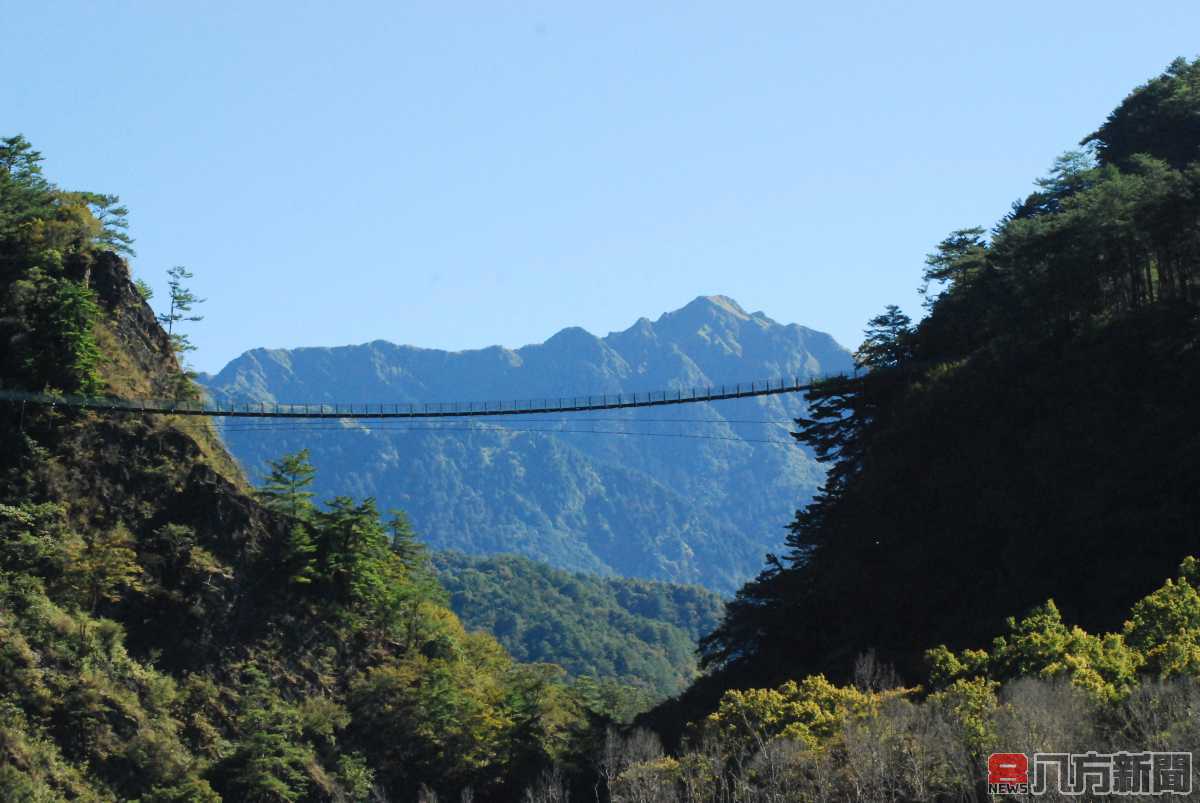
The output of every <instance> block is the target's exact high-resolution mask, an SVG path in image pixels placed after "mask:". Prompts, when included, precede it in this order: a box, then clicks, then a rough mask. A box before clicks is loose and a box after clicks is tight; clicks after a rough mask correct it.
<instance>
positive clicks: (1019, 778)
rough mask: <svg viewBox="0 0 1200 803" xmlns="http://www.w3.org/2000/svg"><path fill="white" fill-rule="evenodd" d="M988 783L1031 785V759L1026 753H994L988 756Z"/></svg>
mask: <svg viewBox="0 0 1200 803" xmlns="http://www.w3.org/2000/svg"><path fill="white" fill-rule="evenodd" d="M988 783H989V784H1001V783H1002V784H1027V783H1029V757H1028V756H1026V755H1025V754H1024V753H992V754H991V755H990V756H988Z"/></svg>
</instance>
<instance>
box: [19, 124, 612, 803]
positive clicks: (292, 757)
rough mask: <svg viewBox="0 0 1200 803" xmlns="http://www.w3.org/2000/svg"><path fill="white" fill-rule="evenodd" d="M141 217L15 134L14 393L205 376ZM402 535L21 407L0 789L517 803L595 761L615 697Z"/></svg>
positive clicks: (228, 471)
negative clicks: (53, 177)
mask: <svg viewBox="0 0 1200 803" xmlns="http://www.w3.org/2000/svg"><path fill="white" fill-rule="evenodd" d="M122 215H123V212H122V210H120V208H119V207H118V206H116V200H115V199H113V198H109V197H105V196H98V195H93V194H90V193H79V192H68V191H65V190H62V189H59V188H58V187H55V186H53V185H51V184H50V183H49V182H47V181H46V180H45V179H44V178H43V176H42V174H41V167H40V156H39V155H38V154H37V153H36V152H34V151H33V150H32V148H31V147H30V146H29V144H28V143H27V142H25V141H24V140H23V139H21V138H19V137H13V138H9V139H6V140H3V141H0V343H2V344H3V345H2V347H0V380H2V384H0V387H3V389H6V390H8V389H16V390H27V391H36V392H42V393H55V392H63V393H107V394H120V395H128V396H164V395H180V394H187V393H189V392H190V391H189V384H188V382H187V380H186V379H185V377H184V376H183V375H182V374H181V372H180V369H179V365H178V362H177V360H176V356H175V353H174V349H175V347H176V346H177V345H179V341H178V339H175V340H174V341H173V340H172V338H170V337H168V335H167V333H166V332H164V331H163V329H162V328H161V327H160V326H159V324H158V322H157V321H156V319H155V315H154V313H153V312H152V311H151V309H150V308H149V306H147V304H146V302H145V300H144V298H143V295H142V294H141V293H140V292H139V290H138V289H137V287H135V285H134V283H133V282H132V281H131V279H130V275H129V270H128V267H127V266H126V264H125V263H124V261H123V260H122V259H121V258H120V257H119V256H118V255H117V253H115V252H114V251H113V250H112V249H114V248H117V249H119V248H121V247H122V246H126V245H127V244H128V241H127V238H125V237H124V233H123V230H122V228H121V218H122ZM402 535H404V534H403V533H401V532H398V531H397V532H396V533H393V537H389V534H388V532H387V530H386V529H385V525H384V523H383V522H382V521H381V520H380V516H379V513H378V512H377V510H376V509H375V507H374V505H373V503H371V502H370V501H369V500H367V501H363V502H359V501H355V500H351V499H348V498H339V499H334V500H330V501H328V502H325V503H322V504H314V502H313V500H312V499H311V498H310V495H309V494H308V493H307V491H305V490H304V486H303V483H300V484H297V485H295V486H293V487H292V488H291V490H288V489H287V488H283V487H281V486H278V485H276V486H272V488H271V489H267V490H266V491H264V492H260V493H258V494H252V493H251V492H250V490H249V487H248V486H247V485H246V483H245V482H244V480H243V479H242V478H241V477H240V476H239V475H238V473H237V470H236V467H235V466H234V464H233V462H232V461H231V460H230V458H229V457H228V456H227V455H226V454H225V452H224V450H223V449H222V447H221V445H220V443H219V442H218V440H217V438H216V437H215V435H214V434H213V433H212V431H211V430H210V429H209V428H208V427H207V426H206V425H198V424H197V422H196V420H195V419H190V420H188V421H186V422H185V421H180V420H176V419H174V418H171V417H156V416H141V415H133V414H114V413H90V412H81V411H79V410H74V409H70V408H63V407H49V406H45V405H34V404H28V405H22V404H13V403H5V404H3V405H2V406H0V800H20V801H51V800H63V799H73V800H84V801H117V800H121V801H125V800H140V801H143V803H151V802H152V801H153V802H156V803H166V801H185V800H186V801H191V802H193V803H195V802H197V801H215V800H219V799H227V800H273V801H317V800H368V799H370V800H413V799H415V798H416V797H417V794H418V789H419V787H421V785H422V784H427V785H428V786H429V787H432V788H433V789H434V790H435V791H437V792H438V793H439V794H442V795H444V796H445V797H446V798H447V799H455V800H457V799H459V795H460V793H461V792H463V790H467V789H473V790H474V794H475V797H474V799H476V800H497V801H499V800H513V799H516V798H517V797H518V796H519V795H520V790H521V789H522V788H523V786H524V785H525V784H526V783H527V782H529V781H530V780H531V779H533V778H535V777H536V776H537V774H538V773H539V772H540V771H541V770H542V769H543V768H545V767H548V766H549V765H550V764H551V763H552V762H553V761H555V760H558V759H565V758H566V756H567V755H568V753H569V754H571V755H583V753H581V752H580V749H581V747H583V746H584V745H587V744H589V740H590V739H591V738H592V735H593V733H594V728H595V727H597V726H599V727H602V725H603V722H604V721H605V716H606V714H605V707H606V705H608V702H609V701H611V700H612V699H613V695H612V694H611V693H609V692H611V690H604V696H603V697H601V696H599V695H598V691H600V690H598V689H597V687H596V686H595V684H593V685H591V686H580V685H578V684H576V685H567V684H566V683H564V682H562V681H561V680H560V677H561V670H558V669H557V668H556V667H550V666H545V665H523V664H518V663H516V662H514V661H513V660H512V659H511V658H510V657H509V656H508V655H507V654H506V653H505V652H504V650H503V648H502V647H500V645H499V644H497V643H496V641H495V640H494V639H492V638H491V637H490V636H487V635H486V634H482V633H474V634H468V633H467V632H466V631H465V629H464V628H463V626H462V624H461V623H460V622H459V620H458V618H457V617H455V616H454V614H453V613H452V612H451V611H450V610H449V609H448V608H446V607H445V605H444V602H443V592H442V591H441V590H440V589H439V588H438V587H437V584H436V582H435V581H434V580H433V578H432V577H431V575H430V573H429V570H428V566H427V564H425V563H424V562H423V560H422V559H421V557H420V550H419V549H418V548H417V547H416V545H414V544H413V543H412V542H411V538H408V537H401V536H402ZM393 538H394V540H393Z"/></svg>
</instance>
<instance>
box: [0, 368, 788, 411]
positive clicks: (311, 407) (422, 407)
mask: <svg viewBox="0 0 1200 803" xmlns="http://www.w3.org/2000/svg"><path fill="white" fill-rule="evenodd" d="M809 387H811V384H810V383H809V381H808V380H803V379H802V378H801V377H799V376H793V377H776V378H772V379H756V380H753V381H751V382H743V383H737V384H732V385H706V386H702V387H690V388H684V387H677V388H675V389H671V390H658V391H650V392H634V393H626V392H619V393H600V394H590V395H586V396H558V397H541V398H529V399H518V400H509V401H460V402H390V403H389V402H383V403H366V404H364V403H342V402H316V403H306V404H302V403H287V402H239V403H232V402H221V401H219V400H216V399H213V398H211V397H204V398H200V399H122V398H106V397H85V396H70V395H48V394H40V393H31V392H28V391H21V390H8V389H3V388H0V401H10V402H25V403H33V404H39V405H46V406H51V407H53V406H59V405H61V406H64V407H78V408H85V409H90V410H112V411H123V412H135V413H160V414H180V415H204V416H261V417H273V418H278V417H289V418H429V417H450V416H483V415H489V416H495V415H519V414H528V413H553V412H582V411H587V410H611V409H622V408H630V407H651V406H659V405H669V404H685V403H695V402H704V401H713V400H720V399H731V398H739V397H743V396H763V395H768V394H775V393H795V392H800V391H804V390H807V389H808V388H809Z"/></svg>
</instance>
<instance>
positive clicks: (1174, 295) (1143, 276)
mask: <svg viewBox="0 0 1200 803" xmlns="http://www.w3.org/2000/svg"><path fill="white" fill-rule="evenodd" d="M1198 118H1200V62H1195V63H1191V64H1188V63H1187V62H1184V61H1179V62H1176V63H1175V64H1173V65H1172V67H1171V69H1170V70H1169V71H1168V72H1167V73H1165V74H1164V75H1162V76H1160V77H1159V78H1156V79H1155V80H1154V81H1152V82H1150V83H1149V84H1147V85H1146V86H1144V87H1141V88H1139V89H1138V90H1137V91H1135V92H1134V93H1133V94H1132V95H1131V96H1130V97H1129V98H1128V99H1127V100H1126V101H1125V102H1124V103H1123V104H1122V106H1121V107H1120V108H1119V109H1117V110H1116V111H1115V112H1114V113H1113V114H1112V115H1111V116H1110V117H1109V120H1108V121H1107V122H1106V123H1105V124H1104V125H1103V126H1102V127H1101V128H1100V129H1099V130H1098V131H1097V132H1096V133H1095V134H1093V135H1092V136H1091V137H1089V138H1088V139H1087V140H1085V142H1095V143H1097V148H1096V153H1097V156H1098V158H1097V159H1095V160H1093V159H1092V157H1091V156H1089V155H1088V154H1087V153H1073V154H1068V155H1066V156H1065V157H1063V158H1062V159H1060V160H1059V161H1058V162H1057V163H1056V165H1055V167H1054V170H1053V172H1052V173H1051V175H1050V176H1048V177H1047V178H1045V179H1042V180H1039V181H1038V182H1037V185H1038V191H1037V192H1036V193H1034V194H1032V195H1031V196H1029V197H1028V198H1027V199H1025V200H1024V201H1022V202H1019V203H1017V204H1014V206H1013V210H1012V212H1011V213H1010V214H1009V215H1008V216H1006V217H1005V219H1004V220H1002V221H1000V223H999V224H998V225H997V226H996V228H995V229H994V230H993V232H992V233H991V235H990V236H986V237H985V235H984V232H983V231H982V230H980V229H975V230H964V231H959V232H955V233H953V234H952V235H951V236H950V237H948V238H947V239H946V240H945V241H943V242H942V243H941V244H940V245H939V246H938V248H937V250H936V251H935V252H934V253H933V254H932V255H931V256H930V258H929V260H928V263H927V270H926V272H925V279H926V282H927V286H928V288H929V293H930V298H931V301H932V306H931V310H930V314H929V316H928V317H927V318H926V319H925V320H923V321H921V322H920V324H919V325H916V326H913V325H911V324H910V323H909V322H908V320H907V319H906V318H905V317H904V316H903V315H902V314H901V313H899V311H897V310H895V309H890V310H888V311H887V312H886V313H885V314H884V315H881V316H880V317H879V318H876V319H875V320H873V321H872V325H871V328H870V329H869V330H868V338H867V341H866V342H865V343H864V344H863V347H862V348H861V349H860V351H859V352H858V358H859V360H860V361H861V362H862V363H863V364H864V365H865V366H866V367H868V368H870V369H871V370H870V372H869V373H868V374H866V375H864V376H862V377H859V378H854V379H845V380H835V381H831V382H828V383H825V384H823V385H822V386H821V387H820V388H819V389H818V390H816V391H815V392H813V393H811V394H810V396H809V398H810V403H811V405H812V406H811V410H812V412H811V413H810V416H809V418H808V419H807V420H805V421H803V422H801V423H802V426H801V432H800V437H801V439H802V440H803V441H805V442H806V443H807V444H809V445H810V446H811V447H812V448H814V449H815V450H816V451H817V453H818V454H820V455H821V456H822V457H823V459H825V460H826V461H827V462H828V463H829V465H830V467H831V468H830V473H829V479H828V483H827V485H826V487H825V489H824V492H823V494H822V495H821V496H820V497H819V498H818V499H817V500H816V501H815V502H814V503H813V504H812V505H810V506H809V507H808V508H807V509H806V510H804V511H802V512H801V513H800V514H798V515H797V517H796V519H795V521H794V523H793V525H792V528H791V534H790V536H789V547H790V552H789V553H788V555H787V556H786V557H785V559H784V560H782V561H781V562H779V563H777V564H774V565H770V566H768V568H767V569H766V570H765V571H764V572H763V573H762V574H761V575H760V576H759V577H758V578H757V579H756V580H755V581H753V582H751V583H749V584H747V585H746V586H745V587H744V588H743V589H742V590H741V591H740V592H739V594H738V596H737V599H736V600H735V601H734V602H733V603H731V605H730V606H729V608H728V609H727V616H726V618H725V620H724V622H723V624H722V626H721V627H720V628H719V629H718V630H717V631H716V632H715V633H714V634H713V635H712V636H710V637H709V638H708V639H707V640H706V642H705V645H704V652H705V657H706V660H707V662H708V663H709V664H710V665H711V666H713V667H715V668H718V669H719V670H721V671H720V673H719V674H718V676H715V677H711V678H708V679H706V680H705V681H704V682H703V683H702V684H701V685H699V686H697V687H696V689H694V691H693V692H692V694H691V695H690V696H689V697H688V703H687V704H688V705H699V706H700V707H702V708H703V707H706V706H707V705H709V704H711V702H712V701H713V700H714V699H715V695H716V694H717V693H719V691H720V690H721V689H722V688H723V687H726V686H728V685H747V684H752V685H771V684H774V683H776V682H779V681H780V680H782V679H784V678H787V677H795V676H797V675H798V674H804V673H806V672H813V671H828V672H832V673H834V674H836V675H839V676H845V675H846V674H847V673H848V672H849V670H850V667H851V666H852V664H853V661H854V659H855V656H856V655H857V654H859V653H862V652H864V651H866V650H868V649H872V648H874V649H876V650H877V651H878V652H879V654H880V655H881V656H883V657H885V658H886V659H888V660H893V661H896V662H897V663H898V664H899V666H900V668H901V670H902V672H903V673H904V674H905V675H907V676H909V677H917V676H919V673H920V672H921V670H922V659H921V650H922V649H923V647H924V646H926V645H928V644H930V643H937V642H946V643H948V644H950V645H951V646H954V647H972V646H979V645H982V644H984V643H985V642H986V640H987V639H988V638H989V637H990V636H991V634H992V633H994V632H996V631H997V630H999V629H1000V628H1001V625H1002V621H1003V619H1004V617H1005V616H1006V615H1008V614H1009V613H1010V612H1013V611H1024V610H1027V609H1029V608H1030V607H1032V606H1034V605H1037V604H1040V603H1042V602H1043V601H1044V600H1045V599H1047V598H1049V597H1053V598H1054V600H1055V601H1056V602H1057V603H1058V605H1059V607H1060V609H1061V610H1062V611H1063V614H1064V615H1065V616H1066V617H1067V618H1068V619H1070V620H1072V621H1076V622H1079V623H1080V624H1081V625H1083V626H1084V627H1086V628H1088V629H1089V630H1091V629H1094V630H1115V629H1117V628H1118V627H1119V626H1120V624H1121V620H1122V618H1123V616H1124V614H1125V611H1127V610H1128V608H1129V606H1130V605H1131V604H1132V603H1133V602H1134V601H1135V600H1136V599H1138V598H1139V597H1140V596H1143V595H1145V594H1147V593H1149V592H1150V591H1151V590H1153V589H1154V588H1155V587H1156V586H1157V585H1158V583H1159V582H1160V578H1162V577H1164V576H1167V575H1169V574H1170V573H1171V572H1172V569H1173V568H1174V567H1175V566H1177V565H1178V564H1179V563H1180V561H1181V560H1182V559H1183V558H1184V557H1185V556H1187V555H1189V554H1194V553H1196V552H1198V551H1200V494H1197V492H1196V489H1197V488H1198V487H1200V419H1197V415H1196V412H1197V408H1196V404H1195V400H1196V398H1197V397H1198V393H1200V139H1198V138H1197V135H1196V128H1195V125H1194V121H1195V120H1196V119H1198ZM675 718H676V714H675V713H668V712H664V720H665V721H670V720H674V719H675Z"/></svg>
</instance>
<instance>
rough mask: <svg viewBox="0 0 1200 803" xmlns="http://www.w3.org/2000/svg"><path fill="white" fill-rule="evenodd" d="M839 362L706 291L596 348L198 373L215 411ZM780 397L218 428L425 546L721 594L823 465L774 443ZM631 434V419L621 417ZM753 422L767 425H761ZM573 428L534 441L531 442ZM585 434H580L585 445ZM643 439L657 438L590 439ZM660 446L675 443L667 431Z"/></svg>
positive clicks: (574, 334)
mask: <svg viewBox="0 0 1200 803" xmlns="http://www.w3.org/2000/svg"><path fill="white" fill-rule="evenodd" d="M850 369H851V362H850V357H849V354H848V353H847V352H846V351H845V350H844V349H842V348H841V347H840V346H839V345H838V344H837V343H835V342H834V341H833V339H832V338H830V337H829V336H828V335H825V334H822V333H820V332H815V331H812V330H810V329H806V328H804V327H801V326H797V325H794V324H793V325H787V326H785V325H782V324H779V323H776V322H775V321H772V320H771V319H769V318H767V317H766V316H765V315H763V314H761V313H754V314H750V313H747V312H745V311H744V310H742V309H741V307H739V306H738V305H737V304H736V303H735V302H733V301H731V300H730V299H727V298H723V297H720V296H712V297H701V298H697V299H696V300H695V301H693V302H692V303H690V304H688V305H687V306H685V307H684V308H682V309H680V310H676V311H675V312H670V313H667V314H664V315H662V316H661V317H660V318H659V319H658V320H657V321H653V322H651V321H650V320H648V319H645V318H643V319H642V320H640V321H638V322H637V323H635V324H634V325H633V326H632V327H630V328H629V329H627V330H625V331H622V332H615V333H612V334H610V335H608V336H606V337H596V336H594V335H591V334H589V333H588V332H586V331H584V330H582V329H579V328H573V329H565V330H563V331H562V332H559V333H558V334H556V335H555V336H553V337H551V338H550V339H549V340H547V341H546V342H545V343H541V344H537V345H531V346H525V347H523V348H520V349H516V350H509V349H504V348H500V347H494V348H489V349H482V350H478V351H463V352H445V351H438V350H433V349H419V348H413V347H410V346H398V345H394V344H391V343H386V342H383V341H376V342H373V343H368V344H365V345H360V346H345V347H340V348H302V349H294V350H265V349H256V350H254V351H250V352H247V353H246V354H244V355H242V356H241V357H239V358H238V359H236V360H234V361H233V362H231V363H230V364H229V365H228V366H226V367H225V368H224V369H223V370H222V371H221V372H220V373H219V374H217V375H216V376H214V377H204V378H203V381H204V382H205V384H206V387H207V389H208V391H209V392H210V393H211V394H213V395H214V396H215V397H217V398H219V399H224V400H233V401H239V402H244V401H263V402H271V401H279V402H290V401H303V402H330V403H333V402H339V401H341V402H345V401H348V400H352V401H362V402H387V403H410V402H417V403H419V402H434V401H454V400H480V401H482V400H489V399H518V398H520V399H524V398H531V397H543V396H548V397H554V398H557V397H559V396H563V395H567V396H570V395H576V394H581V393H584V394H586V393H591V394H602V393H608V394H617V393H622V392H624V393H628V392H631V391H639V392H645V391H650V390H665V389H673V388H689V387H692V386H704V385H711V384H721V383H724V382H738V381H748V380H751V379H762V378H767V377H781V376H788V377H793V376H800V377H812V376H821V375H825V374H836V373H841V372H844V371H848V370H850ZM803 411H804V407H803V401H802V400H801V399H800V398H799V397H797V396H771V397H763V398H758V399H745V400H738V401H728V402H721V403H714V404H704V405H685V406H681V407H665V408H651V409H648V410H639V411H602V412H598V413H587V414H576V415H572V416H569V417H549V416H536V417H528V418H517V419H512V420H509V421H507V422H506V423H505V424H504V426H505V428H503V429H497V428H496V422H494V421H489V422H488V423H487V424H483V423H481V422H476V421H462V420H448V421H444V422H441V423H434V422H421V423H417V424H411V423H410V424H381V423H371V422H363V423H361V424H355V425H353V426H347V427H346V428H345V429H342V430H338V431H329V427H328V426H326V427H324V428H321V429H317V430H315V431H303V432H298V431H296V430H297V428H296V427H294V426H292V427H276V428H267V427H262V426H259V427H247V426H242V427H239V426H236V425H234V424H231V425H229V426H228V427H227V428H226V429H225V430H224V433H223V435H224V438H225V441H226V443H227V444H228V445H229V447H230V450H231V451H232V452H233V454H234V455H235V456H236V457H237V458H238V460H239V461H240V462H241V463H242V464H243V465H244V466H245V467H246V468H247V470H248V471H249V472H250V473H251V474H254V473H255V472H258V471H260V470H261V467H262V466H263V464H264V461H265V460H267V459H269V458H272V457H275V456H277V455H279V454H281V453H283V452H292V451H296V450H298V449H299V448H301V447H308V448H309V449H310V450H311V454H312V460H313V463H314V464H315V465H316V466H317V467H318V469H320V479H319V480H318V483H319V485H318V492H319V493H320V494H322V495H333V494H349V495H352V496H373V497H375V498H376V499H378V500H379V503H380V506H381V508H384V509H386V508H389V507H400V508H403V509H405V510H406V511H408V513H409V515H410V516H411V518H412V521H413V524H414V526H415V527H416V529H417V531H418V532H420V533H421V534H422V537H423V538H425V539H427V540H428V542H429V544H430V546H431V547H433V548H435V549H456V550H460V551H462V552H466V553H473V554H495V553H518V554H522V555H526V556H528V557H533V558H536V559H539V560H544V561H546V562H548V563H550V564H552V565H555V566H558V567H560V568H565V569H571V570H579V571H589V572H593V573H599V574H610V573H616V574H620V575H625V576H633V577H645V578H651V579H660V580H670V581H674V582H685V583H700V584H702V585H705V586H707V587H709V588H712V589H715V590H719V591H724V592H727V593H731V592H732V591H733V590H735V589H736V588H737V586H738V584H740V583H741V582H742V581H743V580H745V579H746V578H748V577H750V576H752V575H753V573H754V571H755V570H756V568H757V567H758V566H759V565H760V564H761V561H762V558H763V555H764V554H765V553H767V552H769V551H778V550H779V549H780V548H781V547H782V543H783V537H784V529H783V527H782V526H781V522H784V521H786V519H787V517H788V516H789V515H790V513H791V511H792V510H793V509H794V507H795V505H796V503H797V501H803V500H805V499H807V498H809V497H810V496H811V495H812V493H813V492H814V491H815V490H816V488H817V486H818V485H819V483H820V481H821V478H822V472H821V469H820V467H819V465H818V464H817V463H816V461H815V460H814V459H813V458H812V456H811V454H810V453H808V452H807V451H805V450H804V449H800V448H788V447H786V446H784V447H781V446H779V445H770V444H764V443H759V442H757V441H760V440H765V439H773V440H776V441H783V442H788V441H790V438H788V436H787V432H788V430H789V427H790V425H791V419H793V418H794V417H796V416H797V415H799V414H801V413H802V412H803ZM637 422H641V423H637ZM764 422H765V423H764ZM560 427H561V428H566V429H584V430H589V432H587V433H577V434H559V435H555V434H551V433H547V432H537V431H529V430H531V429H533V430H536V429H542V430H546V429H555V428H560ZM590 430H598V431H599V434H593V433H592V432H590ZM612 432H617V433H620V432H637V433H657V434H658V436H635V435H621V434H605V433H612ZM663 435H666V436H671V435H688V436H697V437H688V438H678V437H662V436H663Z"/></svg>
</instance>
